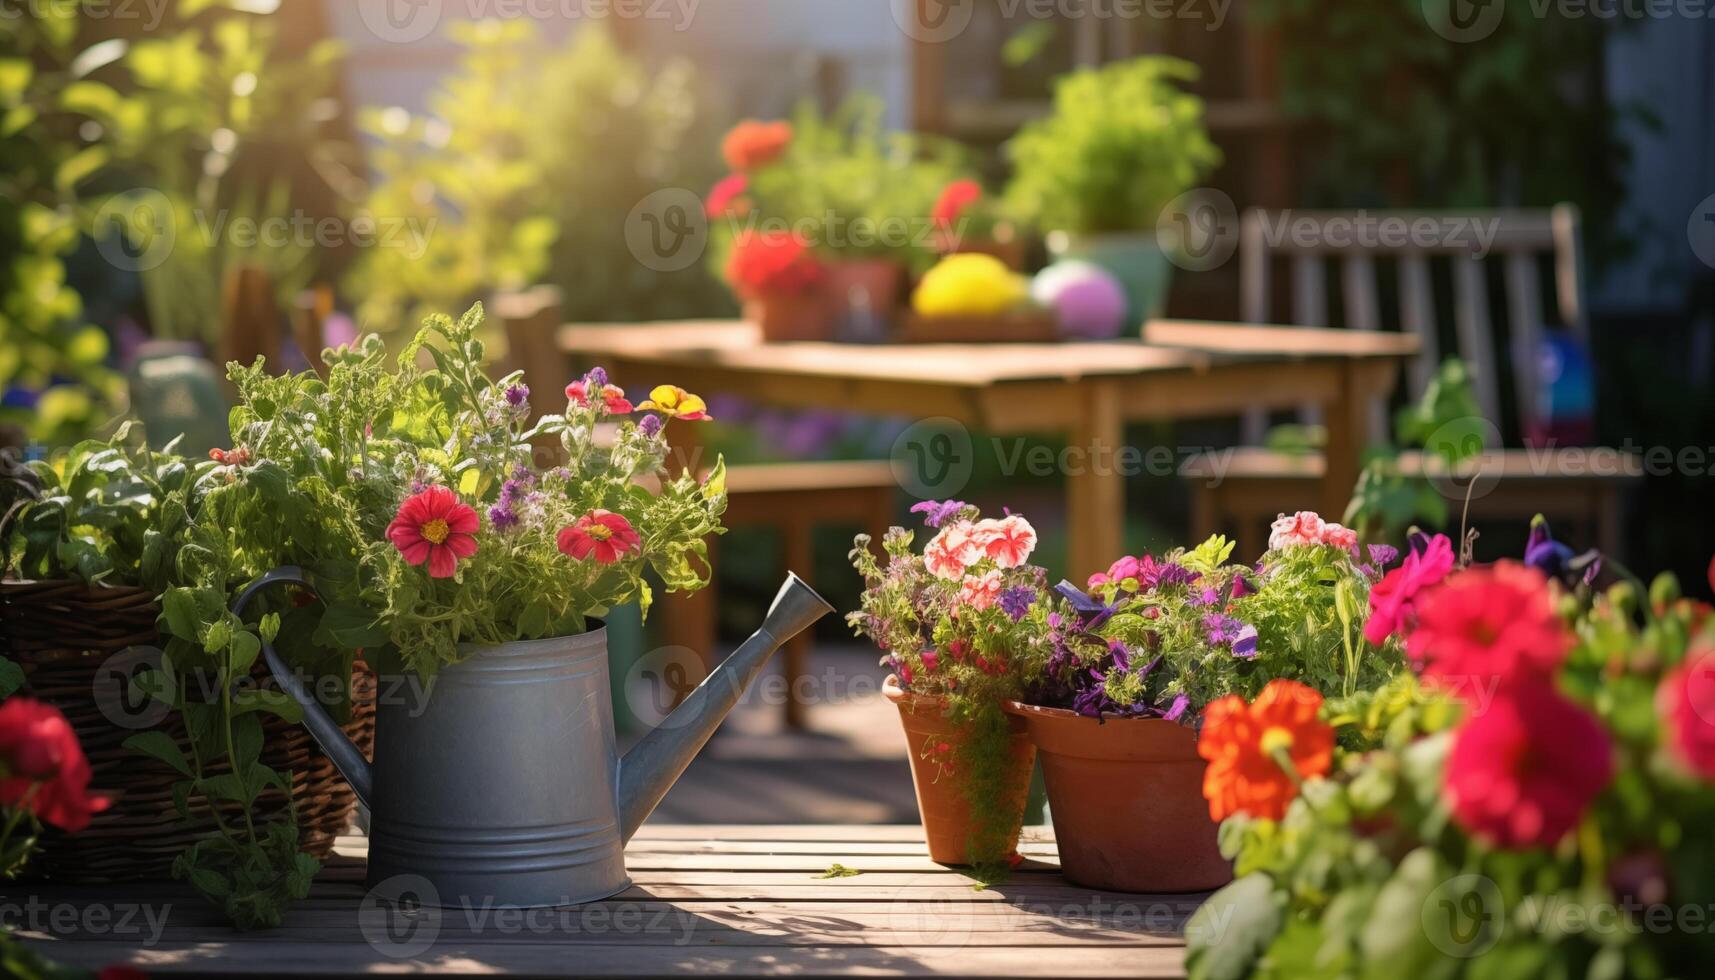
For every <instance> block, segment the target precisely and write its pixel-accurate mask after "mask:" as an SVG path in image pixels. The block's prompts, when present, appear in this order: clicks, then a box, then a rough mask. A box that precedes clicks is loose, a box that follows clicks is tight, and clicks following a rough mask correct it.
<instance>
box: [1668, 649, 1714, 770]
mask: <svg viewBox="0 0 1715 980" xmlns="http://www.w3.org/2000/svg"><path fill="white" fill-rule="evenodd" d="M1656 696H1657V698H1658V699H1659V704H1660V710H1661V715H1662V717H1663V718H1665V719H1666V720H1667V735H1668V739H1667V741H1668V745H1669V747H1670V748H1671V749H1672V751H1673V754H1674V756H1675V757H1676V758H1678V759H1679V761H1681V762H1683V763H1684V764H1685V766H1686V768H1688V769H1690V770H1691V771H1692V772H1694V773H1697V774H1698V775H1699V776H1702V777H1703V778H1704V779H1709V780H1715V653H1712V652H1710V651H1707V650H1704V651H1693V652H1692V654H1691V656H1690V657H1689V658H1688V659H1687V660H1686V662H1685V663H1684V664H1683V665H1682V666H1681V667H1680V668H1679V669H1678V670H1676V671H1674V672H1673V673H1671V674H1669V675H1668V676H1667V678H1666V679H1665V680H1664V681H1662V685H1661V689H1660V690H1659V691H1658V692H1657V695H1656Z"/></svg>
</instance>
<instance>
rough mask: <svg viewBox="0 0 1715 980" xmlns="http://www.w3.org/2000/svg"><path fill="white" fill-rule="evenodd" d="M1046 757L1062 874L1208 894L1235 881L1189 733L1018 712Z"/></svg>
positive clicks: (1092, 882)
mask: <svg viewBox="0 0 1715 980" xmlns="http://www.w3.org/2000/svg"><path fill="white" fill-rule="evenodd" d="M1007 712H1008V713H1010V714H1012V715H1015V716H1017V717H1019V718H1022V719H1023V720H1024V723H1025V725H1026V727H1027V729H1028V731H1029V732H1030V739H1031V741H1032V742H1034V743H1035V744H1036V749H1037V751H1038V752H1040V753H1041V755H1042V776H1043V779H1044V781H1045V782H1046V783H1047V784H1048V807H1049V810H1050V811H1051V812H1052V813H1053V817H1054V839H1055V840H1056V841H1057V842H1058V845H1059V848H1060V868H1061V870H1062V871H1063V872H1064V873H1065V875H1066V877H1067V878H1068V879H1070V880H1071V881H1073V882H1075V883H1077V884H1080V885H1083V886H1085V887H1087V888H1105V889H1109V890H1112V891H1122V892H1199V891H1209V890H1211V889H1215V888H1219V887H1221V886H1222V885H1225V884H1226V883H1227V882H1229V881H1231V880H1232V879H1233V868H1232V864H1231V863H1229V862H1228V861H1227V860H1226V859H1225V858H1223V857H1221V852H1220V848H1219V847H1218V846H1217V845H1216V839H1215V835H1216V824H1215V822H1214V821H1213V820H1210V819H1209V805H1208V804H1207V803H1206V802H1204V800H1203V766H1204V763H1203V760H1202V758H1200V757H1199V756H1198V755H1197V736H1196V733H1194V732H1192V731H1191V730H1190V729H1189V728H1186V727H1184V726H1183V725H1179V724H1177V723H1175V722H1171V721H1162V720H1161V719H1159V718H1132V719H1124V718H1109V719H1107V720H1106V721H1105V722H1104V721H1098V720H1097V719H1095V718H1086V717H1084V716H1082V715H1079V714H1077V713H1075V712H1071V711H1066V710H1064V709H1061V708H1040V707H1037V706H1035V705H1026V704H1019V703H1017V702H1013V703H1010V704H1008V705H1007Z"/></svg>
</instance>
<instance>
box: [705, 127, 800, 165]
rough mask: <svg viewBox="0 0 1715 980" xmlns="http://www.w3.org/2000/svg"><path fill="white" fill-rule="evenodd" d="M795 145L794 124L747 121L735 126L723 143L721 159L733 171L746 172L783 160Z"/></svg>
mask: <svg viewBox="0 0 1715 980" xmlns="http://www.w3.org/2000/svg"><path fill="white" fill-rule="evenodd" d="M790 145H792V124H791V123H789V122H784V121H781V122H761V121H759V120H756V119H746V120H745V121H744V122H741V123H739V124H738V125H737V126H734V127H733V128H732V130H731V131H730V132H728V133H727V134H726V139H725V140H724V141H722V142H721V156H723V157H725V158H726V164H727V166H728V167H730V168H732V169H733V170H736V171H739V172H741V173H742V172H744V171H747V170H755V169H757V168H758V167H765V166H767V165H768V164H770V163H773V162H774V161H776V160H778V159H780V155H781V154H782V153H785V152H786V148H787V147H788V146H790Z"/></svg>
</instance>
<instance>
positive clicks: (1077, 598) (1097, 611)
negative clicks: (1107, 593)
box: [1054, 580, 1115, 630]
mask: <svg viewBox="0 0 1715 980" xmlns="http://www.w3.org/2000/svg"><path fill="white" fill-rule="evenodd" d="M1054 591H1056V592H1058V593H1060V594H1061V595H1063V596H1065V597H1066V601H1067V602H1069V603H1071V604H1072V608H1073V609H1075V610H1077V611H1078V618H1079V621H1080V622H1079V625H1080V626H1082V627H1083V628H1084V629H1086V630H1093V629H1095V628H1096V627H1098V626H1100V625H1102V624H1103V623H1105V622H1107V621H1108V620H1110V619H1112V618H1113V615H1114V612H1115V609H1114V607H1113V606H1110V605H1108V604H1107V603H1104V602H1102V601H1101V600H1099V599H1093V598H1091V597H1090V596H1089V595H1087V594H1086V593H1085V592H1084V591H1083V590H1082V589H1080V588H1078V587H1077V586H1076V585H1073V584H1072V583H1070V582H1067V581H1065V580H1061V582H1060V584H1059V585H1056V586H1054Z"/></svg>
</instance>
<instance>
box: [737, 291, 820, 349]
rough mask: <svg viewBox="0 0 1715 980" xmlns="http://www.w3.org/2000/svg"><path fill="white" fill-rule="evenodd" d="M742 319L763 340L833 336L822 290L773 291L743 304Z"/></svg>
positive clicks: (775, 340) (748, 299)
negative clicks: (756, 327) (759, 331)
mask: <svg viewBox="0 0 1715 980" xmlns="http://www.w3.org/2000/svg"><path fill="white" fill-rule="evenodd" d="M744 318H745V319H746V320H749V321H750V322H751V323H754V324H756V325H757V326H759V327H761V328H762V339H763V340H766V341H769V342H770V343H773V342H777V341H784V340H827V339H829V337H830V336H832V333H833V317H832V311H831V310H830V309H829V306H828V293H827V292H826V289H825V287H820V286H819V287H816V288H814V289H805V290H797V291H792V292H772V293H763V294H761V295H757V296H752V297H749V298H747V299H745V301H744Z"/></svg>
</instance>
